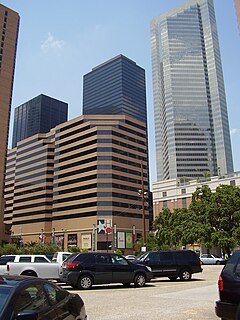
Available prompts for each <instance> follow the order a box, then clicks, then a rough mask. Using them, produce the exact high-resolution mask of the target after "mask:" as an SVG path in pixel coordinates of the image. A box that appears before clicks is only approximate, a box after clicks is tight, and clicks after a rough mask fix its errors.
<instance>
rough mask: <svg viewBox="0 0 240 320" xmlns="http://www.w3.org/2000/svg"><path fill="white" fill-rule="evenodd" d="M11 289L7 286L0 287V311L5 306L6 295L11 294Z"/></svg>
mask: <svg viewBox="0 0 240 320" xmlns="http://www.w3.org/2000/svg"><path fill="white" fill-rule="evenodd" d="M11 291H12V289H11V288H7V287H0V313H1V311H2V309H3V307H4V306H5V303H6V301H7V299H8V297H9V296H10V294H11Z"/></svg>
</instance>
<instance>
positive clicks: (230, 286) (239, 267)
mask: <svg viewBox="0 0 240 320" xmlns="http://www.w3.org/2000/svg"><path fill="white" fill-rule="evenodd" d="M218 290H219V300H218V301H216V305H215V312H216V315H217V316H218V317H220V318H222V320H238V319H240V250H237V251H234V252H233V254H232V255H231V256H230V258H229V260H228V261H227V262H226V265H225V266H224V267H223V269H222V271H221V274H220V276H219V280H218Z"/></svg>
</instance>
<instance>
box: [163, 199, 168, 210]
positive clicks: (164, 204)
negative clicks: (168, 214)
mask: <svg viewBox="0 0 240 320" xmlns="http://www.w3.org/2000/svg"><path fill="white" fill-rule="evenodd" d="M167 207H168V203H167V200H164V201H163V208H167Z"/></svg>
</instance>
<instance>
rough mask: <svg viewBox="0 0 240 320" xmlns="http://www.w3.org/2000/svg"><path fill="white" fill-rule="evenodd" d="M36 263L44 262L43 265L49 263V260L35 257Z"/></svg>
mask: <svg viewBox="0 0 240 320" xmlns="http://www.w3.org/2000/svg"><path fill="white" fill-rule="evenodd" d="M34 261H35V262H42V263H49V262H48V260H47V259H46V258H44V257H35V258H34Z"/></svg>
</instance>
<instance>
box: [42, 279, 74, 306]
mask: <svg viewBox="0 0 240 320" xmlns="http://www.w3.org/2000/svg"><path fill="white" fill-rule="evenodd" d="M44 289H45V290H46V292H47V295H48V298H49V301H50V303H51V305H54V304H57V303H58V302H60V301H62V300H63V299H64V298H66V297H67V296H68V292H65V291H62V290H60V289H59V288H57V287H54V286H52V285H51V284H48V283H47V284H44Z"/></svg>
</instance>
